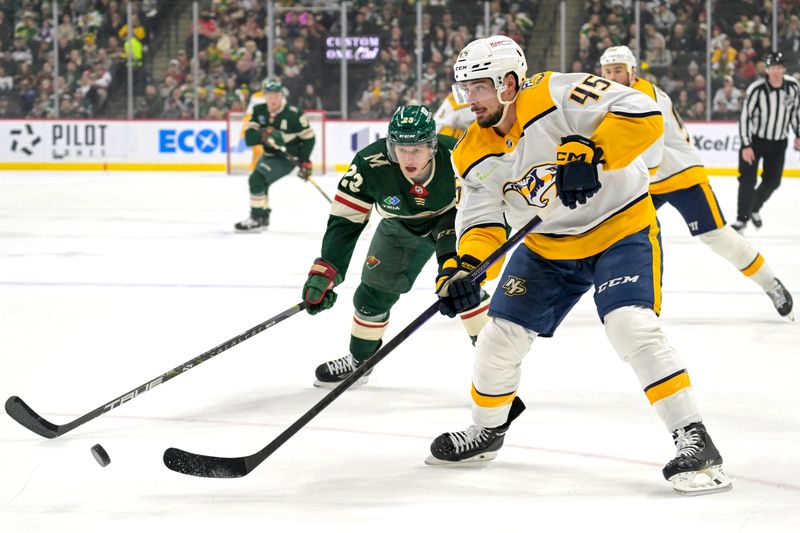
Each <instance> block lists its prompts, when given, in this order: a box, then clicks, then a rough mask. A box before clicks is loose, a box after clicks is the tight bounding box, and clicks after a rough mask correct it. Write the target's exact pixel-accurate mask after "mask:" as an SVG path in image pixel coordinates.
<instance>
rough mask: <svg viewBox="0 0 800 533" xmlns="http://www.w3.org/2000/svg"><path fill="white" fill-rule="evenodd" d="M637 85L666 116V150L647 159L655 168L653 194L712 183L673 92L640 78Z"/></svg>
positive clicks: (652, 173) (652, 168)
mask: <svg viewBox="0 0 800 533" xmlns="http://www.w3.org/2000/svg"><path fill="white" fill-rule="evenodd" d="M633 88H634V89H636V90H637V91H641V92H643V93H644V94H646V95H647V96H649V97H650V98H652V99H653V100H654V101H655V102H656V103H657V104H658V107H659V108H660V109H661V114H662V115H663V117H664V150H663V153H662V156H661V158H658V157H657V156H653V155H652V154H650V151H648V152H647V154H646V155H645V162H646V163H647V166H648V167H649V168H650V169H651V178H650V194H665V193H669V192H674V191H680V190H683V189H688V188H689V187H692V186H694V185H700V184H703V183H708V175H707V174H706V169H705V167H704V166H703V162H702V160H701V159H700V155H699V154H698V153H697V151H696V150H695V149H694V146H692V141H691V138H690V137H689V132H688V131H686V127H685V126H684V125H683V121H682V120H681V118H680V115H678V112H677V111H675V108H674V107H673V105H672V99H670V97H669V95H668V94H667V93H665V92H664V91H662V90H661V89H659V88H658V87H656V86H655V85H653V84H652V83H650V82H649V81H647V80H645V79H642V78H639V79H637V80H636V83H634V84H633Z"/></svg>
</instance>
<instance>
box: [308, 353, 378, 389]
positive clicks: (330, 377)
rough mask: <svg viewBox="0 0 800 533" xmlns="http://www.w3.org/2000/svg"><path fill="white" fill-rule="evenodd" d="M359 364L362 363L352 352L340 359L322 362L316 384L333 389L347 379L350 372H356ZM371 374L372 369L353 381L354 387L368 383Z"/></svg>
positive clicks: (318, 368)
mask: <svg viewBox="0 0 800 533" xmlns="http://www.w3.org/2000/svg"><path fill="white" fill-rule="evenodd" d="M359 364H360V363H359V362H358V361H356V359H355V358H354V357H353V355H352V354H347V355H345V356H344V357H340V358H339V359H334V360H333V361H328V362H327V363H322V364H321V365H319V366H318V367H317V370H316V372H315V374H316V376H317V379H316V380H315V381H314V386H315V387H321V388H323V389H333V388H335V387H336V385H338V384H339V383H341V382H342V381H344V380H345V379H347V378H348V377H349V376H350V374H352V373H353V372H355V370H356V368H358V365H359ZM370 374H372V369H370V370H369V371H367V372H366V373H365V374H364V375H363V376H362V377H361V378H360V379H359V380H358V381H356V382H355V383H353V385H352V387H360V386H361V385H364V384H365V383H367V382H368V381H369V375H370Z"/></svg>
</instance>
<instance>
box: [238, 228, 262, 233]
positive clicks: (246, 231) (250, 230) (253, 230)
mask: <svg viewBox="0 0 800 533" xmlns="http://www.w3.org/2000/svg"><path fill="white" fill-rule="evenodd" d="M234 230H235V231H236V233H261V228H255V229H239V228H234Z"/></svg>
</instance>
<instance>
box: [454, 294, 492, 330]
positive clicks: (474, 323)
mask: <svg viewBox="0 0 800 533" xmlns="http://www.w3.org/2000/svg"><path fill="white" fill-rule="evenodd" d="M458 316H459V317H461V325H462V326H464V329H465V330H467V335H469V336H470V337H474V336H475V335H477V334H478V333H480V332H481V330H482V329H483V326H485V325H486V323H487V322H489V300H486V301H485V302H481V303H480V305H478V307H476V308H475V309H470V310H469V311H465V312H463V313H461V314H460V315H458Z"/></svg>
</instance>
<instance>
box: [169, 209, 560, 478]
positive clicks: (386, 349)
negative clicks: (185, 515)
mask: <svg viewBox="0 0 800 533" xmlns="http://www.w3.org/2000/svg"><path fill="white" fill-rule="evenodd" d="M556 202H558V200H556V201H553V202H551V203H550V205H553V204H555V203H556ZM549 210H550V209H548V208H545V209H544V210H543V212H542V213H541V214H544V212H545V211H549ZM541 223H542V218H541V217H540V216H538V215H537V216H535V217H533V219H531V221H530V222H528V223H527V224H525V226H524V227H523V228H522V229H520V230H519V231H517V232H516V233H515V234H514V235H512V236H511V237H510V238H509V239H508V240H507V241H506V242H504V243H503V244H502V245H500V246H499V247H498V248H497V249H496V250H495V251H494V252H492V254H491V255H490V256H489V257H487V258H486V260H485V261H483V262H482V263H481V264H479V265H478V266H476V267H475V269H474V270H473V271H472V272H470V273H469V275H468V276H467V279H468V280H469V281H471V282H473V283H474V282H475V280H476V279H478V278H479V277H480V276H482V275H483V274H484V273H485V272H486V271H487V270H488V269H489V267H491V266H492V265H493V264H494V263H495V262H497V261H498V260H499V259H500V258H501V257H502V256H504V255H505V254H506V253H507V252H508V251H509V250H510V249H511V248H513V247H514V246H516V245H517V244H518V243H519V242H520V241H521V240H522V239H524V238H525V235H527V234H528V233H530V232H531V231H532V230H533V229H534V228H535V227H536V226H538V225H539V224H541ZM438 311H439V302H438V301H436V302H434V303H433V304H432V305H431V306H430V307H428V308H427V309H426V310H425V311H423V312H422V314H421V315H419V316H418V317H417V318H415V319H414V321H413V322H411V323H410V324H409V325H408V326H406V327H405V328H404V329H403V331H401V332H400V333H398V334H397V335H396V336H395V337H394V338H393V339H392V340H390V341H389V342H388V343H387V344H385V345H384V346H383V347H382V348H381V349H380V350H378V351H377V352H375V354H374V355H373V356H372V357H370V358H369V359H367V360H366V361H364V363H363V364H361V365H359V367H358V368H357V369H356V370H355V371H354V372H353V373H352V374H350V376H348V377H347V378H346V379H345V380H344V381H342V382H341V383H339V385H337V386H336V388H335V389H333V390H332V391H331V392H329V393H328V394H326V395H325V396H324V397H323V398H322V399H321V400H320V401H319V402H317V404H316V405H314V407H312V408H311V409H309V410H308V411H306V412H305V414H303V416H301V417H300V418H298V419H297V420H296V421H295V422H294V423H293V424H292V425H291V426H289V427H288V428H286V430H284V432H283V433H281V434H280V435H278V436H277V437H276V438H275V439H274V440H273V441H272V442H270V443H269V444H267V445H266V446H265V447H264V448H262V449H261V450H259V451H257V452H256V453H254V454H252V455H248V456H245V457H214V456H210V455H199V454H195V453H191V452H187V451H184V450H180V449H178V448H168V449H167V450H166V451H164V464H165V465H166V466H167V468H169V469H170V470H174V471H175V472H178V473H181V474H187V475H190V476H197V477H215V478H236V477H243V476H246V475H247V474H249V473H250V472H252V471H253V470H254V469H255V468H256V467H257V466H258V465H260V464H261V463H262V462H264V460H265V459H266V458H267V457H269V456H270V455H272V454H273V453H274V452H275V451H276V450H277V449H278V448H280V447H281V446H282V445H283V444H284V443H285V442H286V441H288V440H289V439H290V438H292V436H293V435H294V434H295V433H297V432H298V431H300V430H301V429H302V428H303V427H304V426H305V425H306V424H308V423H309V422H310V421H311V420H312V419H313V418H314V417H316V416H317V415H318V414H320V413H321V412H322V410H323V409H325V408H326V407H327V406H328V405H330V404H331V403H332V402H333V401H334V400H335V399H336V398H338V397H339V396H340V395H341V394H342V393H343V392H344V391H346V390H347V389H348V388H350V386H351V385H352V384H353V383H355V382H356V381H358V380H359V379H361V377H362V376H363V375H364V374H366V373H367V372H369V371H370V370H371V369H372V368H373V367H374V366H375V365H377V364H378V363H380V362H381V361H382V360H383V358H384V357H386V356H387V355H389V353H391V352H392V350H394V349H395V348H397V347H398V346H399V345H400V343H402V342H403V341H405V340H406V339H407V338H408V337H410V336H411V334H412V333H414V332H415V331H416V330H417V329H419V328H420V327H421V326H422V325H423V324H424V323H425V322H427V321H428V320H429V319H430V318H431V317H432V316H433V315H435V314H436V313H437V312H438Z"/></svg>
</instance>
